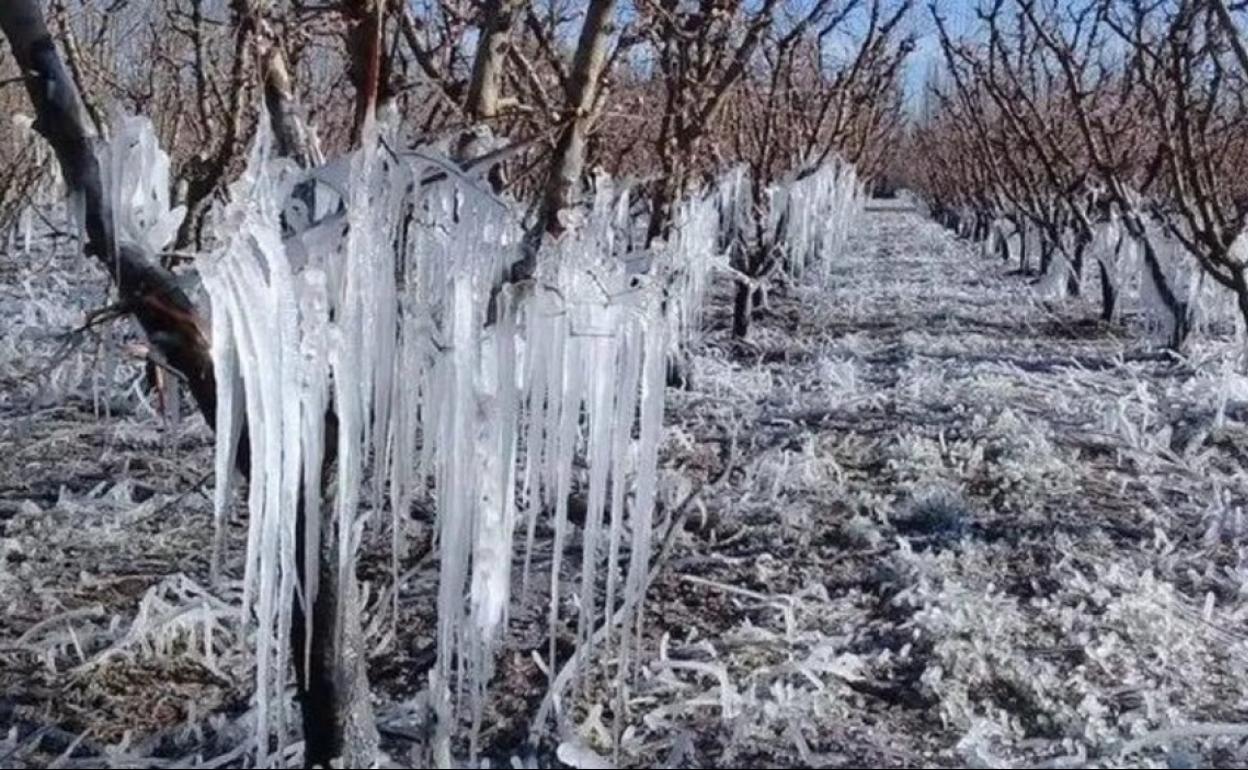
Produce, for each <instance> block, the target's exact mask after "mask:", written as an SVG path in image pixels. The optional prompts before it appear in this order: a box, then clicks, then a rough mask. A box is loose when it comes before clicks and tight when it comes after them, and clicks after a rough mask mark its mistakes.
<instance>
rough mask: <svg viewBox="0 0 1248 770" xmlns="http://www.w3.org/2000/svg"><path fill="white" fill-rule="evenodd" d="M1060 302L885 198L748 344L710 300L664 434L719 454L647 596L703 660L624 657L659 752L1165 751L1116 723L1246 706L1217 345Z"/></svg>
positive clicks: (1242, 607)
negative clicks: (1108, 320)
mask: <svg viewBox="0 0 1248 770" xmlns="http://www.w3.org/2000/svg"><path fill="white" fill-rule="evenodd" d="M717 307H719V308H724V307H727V305H726V303H723V302H721V303H719V304H718V305H717ZM1090 318H1096V308H1095V307H1093V306H1092V305H1091V304H1090V303H1086V302H1081V301H1066V302H1063V303H1061V304H1060V305H1053V306H1046V303H1043V302H1041V301H1039V300H1038V299H1037V298H1036V291H1035V287H1034V286H1031V285H1029V283H1028V282H1027V281H1026V280H1025V279H1023V278H1020V277H1018V276H1011V275H1007V268H1006V267H1005V266H1003V265H1001V264H1000V263H998V262H995V261H992V260H986V259H984V258H983V257H981V256H980V255H979V254H978V251H977V249H976V248H974V247H972V246H971V245H969V244H966V243H963V242H957V241H955V240H954V239H953V238H952V237H951V236H950V235H949V234H947V233H945V232H942V231H940V230H939V229H938V228H936V227H935V226H934V225H933V224H931V223H930V222H926V221H923V220H921V219H920V218H918V217H917V216H916V215H913V214H906V213H902V212H896V211H884V212H875V213H869V214H868V215H867V217H866V223H865V226H864V227H863V228H861V230H860V231H859V232H858V234H857V235H856V236H855V237H854V239H853V241H852V243H851V245H850V248H849V249H848V254H847V255H846V257H845V259H844V260H843V264H842V266H841V267H840V269H839V270H838V271H837V273H836V275H835V276H834V278H833V285H832V287H831V288H830V289H827V290H821V289H810V288H802V289H796V290H794V291H793V292H791V293H790V295H789V296H787V297H786V298H784V299H780V300H777V301H776V302H775V303H774V305H773V307H772V308H771V309H770V311H769V312H767V313H765V314H764V315H763V316H762V317H761V318H760V319H759V321H758V324H757V327H756V332H755V334H754V336H753V338H752V342H751V344H750V345H749V346H746V347H743V348H733V346H732V345H730V344H729V343H728V342H727V340H726V336H725V335H726V332H725V331H723V329H724V328H725V327H726V325H727V319H726V318H725V317H724V314H723V312H722V311H721V312H720V313H719V314H718V315H717V316H715V317H714V318H713V321H712V323H713V324H714V325H716V326H718V327H719V329H718V330H716V331H713V332H711V334H710V335H709V343H708V349H707V350H706V351H705V352H704V354H703V355H701V356H700V357H699V358H698V359H697V365H696V368H695V379H694V384H695V387H696V390H694V391H693V392H688V393H680V394H676V395H674V396H673V397H672V400H671V402H670V413H671V414H672V415H673V416H674V417H676V418H677V419H675V420H674V423H675V424H674V427H673V433H674V436H673V438H672V441H673V443H675V444H678V445H680V446H684V447H706V446H709V445H711V444H712V443H714V444H716V445H718V446H724V445H725V444H726V443H730V442H732V441H733V440H735V443H736V446H737V448H738V451H737V456H736V462H737V463H738V464H739V468H738V470H736V471H734V472H733V473H732V474H731V477H730V479H729V481H728V482H727V483H726V485H725V486H724V487H723V488H722V489H721V490H719V491H718V492H716V493H714V494H708V499H707V500H706V501H705V519H704V520H703V519H700V518H698V517H696V516H695V517H692V518H691V520H690V522H689V524H688V525H687V529H688V531H687V532H686V533H685V536H684V537H683V538H682V539H681V541H680V547H679V548H677V549H676V551H675V556H674V558H673V559H672V561H671V563H670V565H669V567H668V569H667V570H666V571H665V572H664V574H663V577H662V579H661V580H660V582H659V584H658V585H657V586H656V587H655V589H654V591H653V593H652V598H651V601H650V623H651V631H652V633H654V634H656V635H660V634H663V633H666V634H668V635H669V636H670V638H669V639H668V640H667V642H666V654H667V655H668V656H670V658H671V659H673V660H678V659H692V660H697V661H700V662H702V663H705V664H708V665H710V666H711V667H712V668H711V669H708V668H705V667H701V668H699V669H698V671H697V673H692V674H691V673H689V672H688V671H687V670H684V669H675V670H669V671H664V670H663V664H662V663H661V662H660V661H655V662H652V664H653V665H654V671H655V679H656V681H657V682H658V684H656V685H655V690H654V691H653V692H648V693H647V697H648V698H653V699H654V701H653V702H654V703H661V704H664V705H663V706H662V707H661V708H659V710H658V713H659V714H660V715H659V716H653V714H652V715H651V716H650V717H645V718H644V719H645V721H646V722H647V724H648V725H650V726H651V727H652V728H655V729H654V730H653V732H654V733H655V734H661V735H664V736H666V737H670V736H675V738H673V739H672V743H673V744H674V745H676V746H678V747H679V748H680V749H681V750H680V751H678V752H677V754H678V755H679V756H680V757H682V758H683V761H685V762H686V763H687V764H688V765H689V766H696V765H699V764H702V763H707V764H713V765H716V766H734V765H735V766H740V765H743V764H746V763H756V762H757V763H759V764H761V765H764V766H789V765H817V766H850V765H857V764H863V763H868V762H869V763H878V765H882V766H901V765H911V766H913V765H923V764H929V763H934V764H943V765H950V766H952V765H961V764H963V763H972V766H974V764H975V763H980V765H981V766H984V765H985V763H986V764H987V765H992V766H1003V765H1004V764H1005V763H1008V762H1017V763H1022V764H1036V763H1043V762H1046V761H1053V760H1055V759H1057V758H1063V757H1064V758H1067V759H1069V760H1070V761H1071V762H1076V763H1079V762H1083V761H1086V762H1091V763H1101V764H1114V765H1118V766H1121V765H1124V764H1125V765H1131V766H1136V765H1143V764H1146V763H1148V762H1151V761H1156V760H1157V758H1159V757H1163V756H1165V750H1168V749H1169V748H1170V747H1166V746H1162V747H1161V748H1160V749H1157V750H1153V751H1152V752H1151V753H1149V749H1145V750H1144V751H1143V753H1141V752H1138V751H1135V747H1134V746H1131V745H1128V744H1130V741H1131V740H1133V739H1135V738H1139V737H1140V736H1144V735H1149V734H1152V733H1153V731H1156V730H1161V729H1168V728H1172V727H1174V726H1176V725H1184V724H1188V723H1195V722H1204V723H1215V722H1217V723H1221V722H1239V723H1241V724H1242V723H1245V722H1248V677H1245V676H1244V674H1243V672H1244V671H1245V665H1244V664H1245V662H1248V643H1246V642H1245V634H1246V632H1248V622H1246V621H1248V593H1246V592H1248V559H1246V555H1248V550H1246V548H1245V546H1246V545H1248V539H1245V535H1248V532H1246V531H1245V528H1244V523H1243V520H1242V515H1243V514H1242V511H1243V506H1244V501H1245V493H1246V492H1248V481H1246V479H1245V475H1244V472H1243V468H1244V466H1243V464H1242V462H1243V457H1244V455H1243V447H1245V446H1248V444H1246V443H1245V438H1246V437H1248V433H1246V432H1245V426H1244V423H1243V420H1244V417H1245V410H1244V408H1243V404H1242V402H1239V401H1236V397H1238V398H1239V399H1242V398H1244V397H1245V396H1246V395H1248V392H1245V390H1244V380H1243V379H1242V378H1240V377H1238V376H1237V375H1235V374H1234V373H1233V371H1232V368H1231V367H1230V366H1224V361H1226V360H1229V359H1230V355H1231V354H1230V352H1229V351H1230V349H1231V346H1232V344H1233V343H1232V342H1231V341H1228V340H1223V341H1214V342H1208V343H1204V344H1202V345H1201V346H1200V349H1199V350H1198V352H1197V353H1195V354H1193V356H1192V359H1193V360H1195V361H1197V363H1196V364H1195V365H1194V366H1193V365H1192V364H1191V363H1190V362H1176V361H1173V360H1170V359H1168V358H1166V357H1160V356H1157V355H1154V354H1153V353H1152V347H1151V346H1150V345H1149V344H1148V342H1147V340H1146V339H1144V337H1143V335H1142V333H1141V332H1140V331H1139V330H1134V329H1131V328H1129V325H1128V328H1122V327H1109V326H1106V325H1102V324H1100V323H1098V322H1093V321H1088V320H1087V319H1090ZM1220 406H1221V407H1222V408H1221V410H1220V413H1219V407H1220ZM721 455H722V453H721ZM691 456H693V457H698V456H699V455H698V454H697V453H696V452H692V453H691ZM674 473H675V474H681V475H684V476H686V477H687V476H688V475H689V474H688V472H687V471H686V470H683V469H677V470H675V471H674ZM712 670H713V671H714V672H715V676H710V675H709V673H708V672H710V671H712ZM716 677H718V678H716ZM725 692H728V693H729V695H731V697H728V696H726V695H725ZM638 697H639V698H640V697H641V696H640V694H639V695H638ZM646 702H647V703H649V702H650V701H649V700H647V701H646ZM682 702H683V704H685V705H681V704H682ZM691 703H696V704H698V705H689V704H691ZM725 712H728V713H725ZM1193 730H1194V731H1196V732H1199V729H1196V728H1193ZM1180 732H1182V730H1180ZM1154 737H1158V736H1156V735H1154ZM1144 744H1145V745H1148V746H1149V748H1150V749H1151V748H1152V746H1151V744H1150V743H1149V742H1148V741H1144ZM1234 746H1235V741H1233V740H1231V741H1229V742H1227V741H1225V740H1224V741H1223V742H1222V743H1217V742H1214V743H1192V742H1180V744H1179V745H1178V746H1177V747H1175V748H1173V749H1172V750H1171V754H1170V758H1171V759H1175V758H1176V757H1179V756H1180V755H1182V756H1188V757H1197V758H1198V759H1199V761H1200V762H1202V763H1213V764H1222V765H1224V766H1233V765H1236V764H1242V763H1243V761H1244V759H1245V748H1244V747H1243V746H1244V744H1243V742H1242V740H1241V742H1240V743H1239V748H1237V749H1236V748H1234ZM1124 750H1130V751H1128V752H1127V753H1120V752H1123V751H1124ZM1184 752H1186V754H1184ZM654 757H655V758H657V759H659V760H660V761H662V760H663V759H671V758H673V757H671V756H668V757H660V756H659V755H658V754H655V755H654ZM1062 761H1065V760H1062Z"/></svg>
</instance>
